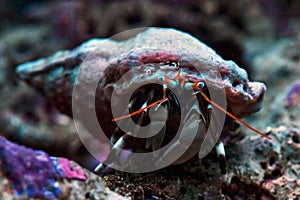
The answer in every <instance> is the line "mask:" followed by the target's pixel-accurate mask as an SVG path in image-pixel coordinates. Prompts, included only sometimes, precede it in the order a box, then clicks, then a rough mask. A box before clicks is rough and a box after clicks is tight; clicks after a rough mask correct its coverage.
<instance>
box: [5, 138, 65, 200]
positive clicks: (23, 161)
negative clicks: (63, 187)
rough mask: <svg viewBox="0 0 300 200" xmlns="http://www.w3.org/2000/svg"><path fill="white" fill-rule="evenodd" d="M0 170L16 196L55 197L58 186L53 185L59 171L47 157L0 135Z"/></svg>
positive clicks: (59, 175) (58, 176) (57, 192)
mask: <svg viewBox="0 0 300 200" xmlns="http://www.w3.org/2000/svg"><path fill="white" fill-rule="evenodd" d="M0 169H1V170H2V171H3V173H4V174H5V175H6V177H7V178H8V179H9V180H10V181H11V182H12V184H13V187H14V188H15V190H16V195H18V196H19V195H24V193H25V194H26V195H27V196H28V197H43V198H45V199H56V198H57V197H58V195H59V194H60V189H59V188H58V186H57V185H56V184H55V183H56V181H57V180H58V179H60V178H63V177H64V176H63V174H61V173H60V171H59V170H58V169H57V168H56V166H55V165H54V163H53V162H52V160H51V159H50V157H49V156H48V155H47V154H46V153H44V152H42V151H34V150H32V149H30V148H26V147H23V146H20V145H17V144H14V143H12V142H9V141H8V140H6V139H5V138H4V137H1V136H0Z"/></svg>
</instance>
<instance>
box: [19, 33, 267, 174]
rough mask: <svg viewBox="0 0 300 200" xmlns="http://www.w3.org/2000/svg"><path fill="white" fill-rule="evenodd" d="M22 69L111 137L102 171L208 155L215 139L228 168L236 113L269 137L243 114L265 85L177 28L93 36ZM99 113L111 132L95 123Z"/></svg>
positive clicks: (255, 106) (256, 103)
mask: <svg viewBox="0 0 300 200" xmlns="http://www.w3.org/2000/svg"><path fill="white" fill-rule="evenodd" d="M17 73H18V75H19V77H20V78H21V79H23V80H25V81H26V82H27V83H29V84H30V85H32V86H34V87H35V88H37V89H38V90H39V91H41V92H42V93H43V94H44V95H46V96H47V97H48V99H49V101H50V102H52V103H53V104H54V105H56V107H57V108H58V109H59V110H60V111H61V112H62V113H64V114H67V115H69V116H72V117H73V118H74V119H75V121H80V123H82V125H83V126H84V127H85V129H87V130H88V131H89V132H91V135H92V136H93V137H94V138H96V139H99V138H100V139H99V141H100V143H102V142H103V141H102V140H105V138H107V139H108V141H109V145H110V146H111V151H110V152H109V153H107V155H106V160H103V161H102V162H101V163H100V164H99V166H98V167H96V169H95V170H96V171H101V170H103V169H104V168H106V166H109V167H113V168H116V169H121V170H124V171H130V172H141V168H142V169H143V170H144V171H143V170H142V172H147V171H153V170H155V169H159V167H165V166H167V165H168V164H180V163H183V162H185V161H187V160H189V159H190V158H191V157H193V156H195V155H196V154H197V153H198V152H199V156H200V157H201V156H202V157H203V156H205V155H206V154H207V153H208V152H209V151H210V150H211V148H212V147H214V146H215V147H216V150H217V155H218V158H219V161H220V169H221V172H222V173H225V168H226V162H225V150H224V145H223V143H222V141H221V139H220V138H221V137H220V135H221V134H222V130H223V129H224V130H225V129H228V127H229V125H232V123H233V121H236V122H238V123H240V124H242V125H245V126H246V127H248V128H250V129H251V130H253V131H254V132H256V133H258V134H260V135H262V136H263V137H265V138H268V139H270V138H269V136H267V135H264V134H263V133H261V132H259V131H257V130H256V129H254V128H252V127H250V126H249V125H247V124H246V123H245V122H243V121H241V120H240V119H239V118H241V117H245V116H248V115H250V114H251V113H254V112H257V111H258V110H259V109H260V108H261V102H262V99H263V95H264V92H265V90H266V87H265V85H264V84H263V83H260V82H250V81H249V80H248V77H247V73H246V71H245V70H244V69H241V68H239V67H238V66H237V65H236V64H235V63H234V62H233V61H226V60H223V59H222V58H221V57H220V56H219V55H218V54H217V53H215V51H213V50H212V49H211V48H209V47H208V46H207V45H205V44H204V43H202V42H200V41H199V40H197V39H196V38H194V37H192V36H191V35H189V34H186V33H183V32H181V31H177V30H174V29H163V28H149V29H147V30H145V31H143V32H141V33H139V34H138V35H136V36H135V37H133V38H130V39H127V40H114V39H92V40H89V41H87V42H85V43H84V44H82V45H81V46H79V47H77V48H75V49H74V50H72V51H61V52H58V53H56V54H54V55H53V56H51V57H49V58H46V59H40V60H37V61H33V62H29V63H25V64H22V65H20V66H18V68H17ZM124 77H125V78H124ZM219 94H220V96H218V95H219ZM220 100H221V101H220ZM74 102H75V103H74ZM219 102H220V103H219ZM121 104H122V106H121ZM123 104H125V106H124V105H123ZM116 112H117V114H116ZM93 113H95V116H96V119H97V120H96V121H97V123H98V125H100V127H101V130H102V131H103V133H104V137H103V136H99V131H98V129H94V127H95V124H94V123H95V121H94V120H93ZM221 115H223V116H224V117H223V118H222V117H220V116H221ZM78 119H79V120H78ZM222 120H223V121H222ZM223 125H224V126H223ZM121 126H122V128H121ZM220 126H221V128H220ZM97 127H98V126H97ZM124 127H125V128H124ZM145 127H146V128H145ZM153 130H154V131H153ZM153 132H154V133H153ZM217 132H220V134H217ZM139 134H140V135H139ZM141 135H142V136H141ZM204 146H205V147H206V148H203V147H204ZM163 148H165V150H163V151H160V149H163ZM125 150H126V151H125ZM91 151H93V150H91ZM126 152H127V154H126ZM124 153H125V154H126V155H125V154H124ZM135 153H137V154H138V155H139V157H137V158H138V162H139V164H140V165H141V166H142V167H141V168H139V169H138V170H136V166H137V164H136V163H135V162H137V161H136V160H134V159H132V158H133V156H132V155H133V154H135ZM143 153H150V155H151V157H145V156H144V155H146V154H143ZM140 155H143V156H142V157H141V156H140ZM147 155H148V154H147ZM124 158H126V159H124ZM124 160H125V161H124ZM143 162H144V163H147V164H144V165H143V164H141V163H143ZM132 166H134V167H132Z"/></svg>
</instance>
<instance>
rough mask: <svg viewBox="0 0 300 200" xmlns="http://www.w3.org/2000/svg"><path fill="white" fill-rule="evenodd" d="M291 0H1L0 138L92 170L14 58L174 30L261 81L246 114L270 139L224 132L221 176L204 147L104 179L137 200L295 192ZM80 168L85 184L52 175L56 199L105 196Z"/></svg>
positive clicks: (295, 22)
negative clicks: (259, 100) (151, 29)
mask: <svg viewBox="0 0 300 200" xmlns="http://www.w3.org/2000/svg"><path fill="white" fill-rule="evenodd" d="M299 2H300V1H298V0H290V1H272V2H270V1H268V0H229V1H224V0H213V1H203V0H199V1H177V0H168V1H156V0H153V1H148V0H146V1H139V2H133V1H123V0H122V1H118V0H117V1H103V0H86V1H81V0H74V1H69V0H62V1H23V0H20V1H9V0H0V5H1V6H0V17H1V19H2V20H0V32H1V33H0V70H1V71H0V92H1V95H0V100H1V102H0V121H1V122H0V132H1V135H5V136H6V137H7V139H9V140H13V141H17V142H18V143H20V144H25V145H26V146H30V147H33V148H34V149H43V150H46V151H47V152H48V153H49V154H50V155H58V156H66V157H68V158H72V159H73V158H74V159H76V160H78V161H80V162H81V165H82V164H85V166H86V167H87V168H89V169H92V167H93V166H94V165H95V163H94V161H92V160H91V159H90V158H87V157H86V154H82V152H83V151H84V150H83V148H82V146H81V144H80V141H79V139H78V137H76V131H75V127H74V125H73V124H72V120H71V119H69V118H68V117H67V116H64V115H62V114H59V113H58V112H57V110H56V109H55V108H53V107H51V106H50V104H48V103H46V102H47V101H46V100H45V98H44V97H42V96H41V95H39V94H37V93H36V92H35V91H33V90H32V89H29V87H27V86H25V84H21V83H20V82H19V81H18V80H17V79H16V74H15V73H14V70H15V67H16V65H18V64H20V63H22V62H27V61H31V60H32V59H37V58H40V57H47V56H50V55H52V53H53V52H55V51H56V50H58V49H71V48H73V47H76V46H78V45H79V44H80V43H82V42H83V41H85V40H87V39H88V38H91V37H98V38H106V37H110V36H112V35H114V34H117V33H119V32H120V31H125V30H128V29H130V28H139V27H146V26H158V27H173V28H177V29H179V30H182V31H185V32H189V33H190V34H192V35H193V36H195V37H197V38H199V39H200V40H202V41H204V42H205V43H206V44H209V46H211V47H213V49H214V50H216V51H217V53H219V54H220V55H222V57H223V58H225V59H231V60H234V61H235V62H236V63H237V64H239V66H242V67H245V69H247V71H248V74H250V78H251V79H253V80H258V81H263V82H264V83H265V84H266V85H267V87H268V90H267V92H266V93H265V97H264V101H263V107H262V109H261V111H260V112H258V113H257V114H255V115H252V116H251V117H249V118H248V119H247V121H248V122H249V123H250V124H251V125H253V126H254V127H255V128H257V129H259V130H261V131H263V132H265V133H269V135H270V136H271V137H272V138H273V140H272V141H271V142H269V141H267V140H264V139H261V138H259V137H257V136H254V135H252V133H250V131H248V130H246V129H242V133H243V134H240V135H239V136H233V138H229V139H228V138H226V143H227V147H226V153H227V161H228V166H227V168H228V169H227V172H228V175H227V177H222V176H221V175H220V173H219V170H218V164H217V159H216V155H215V153H214V152H212V153H211V154H209V155H208V156H207V157H206V158H204V159H203V160H202V161H199V160H198V159H197V158H195V159H193V160H190V161H189V162H187V163H185V164H184V165H180V166H171V167H168V168H166V169H163V170H160V171H158V172H155V173H150V174H135V175H133V174H124V173H120V172H110V173H108V174H107V175H104V176H103V180H104V181H105V182H106V185H107V186H109V187H110V188H111V189H112V190H114V191H116V192H118V193H120V194H122V195H127V196H130V197H134V198H135V199H226V200H227V199H289V200H296V199H299V196H300V190H299V188H300V187H299V178H300V175H299V171H300V166H299V165H300V163H299V160H300V159H299V155H300V152H299V127H300V124H299V119H300V106H299V105H300V104H299V99H298V98H299V93H298V90H297V89H296V88H297V85H298V84H299V83H300V79H299V77H300V73H299V69H300V68H299V30H300V25H299V15H300V14H299V13H300V12H299V8H300V3H299ZM54 75H55V74H54ZM291 98H292V99H293V101H292V103H291V101H290V99H291ZM29 105H30V106H29ZM31 108H32V109H31ZM245 135H246V137H245ZM1 141H3V140H1ZM32 155H33V156H34V155H35V153H34V151H32ZM54 160H56V158H54ZM2 162H3V161H2V158H1V160H0V166H2ZM19 162H22V161H19ZM71 163H72V164H71V165H72V166H73V167H74V168H80V166H78V165H76V164H74V163H73V162H71ZM13 167H15V166H13ZM81 170H82V171H83V172H84V173H85V175H88V176H86V177H87V178H88V179H87V181H82V180H75V179H65V178H63V179H62V180H60V182H59V186H58V187H60V186H63V187H62V188H60V189H61V191H62V194H64V195H66V196H65V197H64V199H72V198H73V199H76V198H79V199H99V198H100V197H101V196H102V197H103V198H105V193H106V192H104V193H103V190H102V186H103V184H102V183H101V184H99V182H102V179H101V178H99V177H98V176H96V175H94V174H89V173H90V172H89V171H87V170H85V169H81ZM12 172H13V170H12ZM12 185H13V184H12V181H11V180H9V179H8V177H7V176H6V174H5V173H4V171H3V170H2V168H1V170H0V199H5V200H6V199H17V198H19V199H20V198H21V197H17V196H18V195H17V193H15V192H16V191H15V190H14V188H13V186H12ZM71 188H75V189H71ZM104 190H105V191H107V193H110V192H109V191H108V190H107V189H104ZM70 195H71V197H70ZM23 199H28V198H27V196H23ZM38 199H41V198H40V197H38Z"/></svg>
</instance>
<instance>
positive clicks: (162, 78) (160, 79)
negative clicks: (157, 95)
mask: <svg viewBox="0 0 300 200" xmlns="http://www.w3.org/2000/svg"><path fill="white" fill-rule="evenodd" d="M157 79H158V81H159V82H162V83H163V82H165V77H163V76H159V77H158V78H157Z"/></svg>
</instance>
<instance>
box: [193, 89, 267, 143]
mask: <svg viewBox="0 0 300 200" xmlns="http://www.w3.org/2000/svg"><path fill="white" fill-rule="evenodd" d="M195 89H198V90H199V88H196V87H195ZM199 92H200V94H201V95H202V96H203V98H204V99H205V100H206V101H207V102H208V103H210V104H212V105H213V106H215V107H216V108H218V109H219V110H221V111H222V112H224V113H226V115H228V116H229V117H231V118H232V119H234V120H236V121H237V122H238V123H240V124H242V125H244V126H245V127H247V128H248V129H250V130H252V131H253V132H255V133H257V134H259V135H261V136H262V137H264V138H267V139H268V140H272V138H271V137H269V136H267V135H266V134H263V133H262V132H260V131H259V130H256V129H255V128H253V127H252V126H250V125H249V124H247V123H246V122H244V121H243V120H241V119H239V118H237V117H236V116H234V115H233V114H231V113H230V112H228V111H227V110H225V109H224V108H222V107H221V106H219V105H218V104H217V103H215V102H213V101H212V100H210V99H209V98H208V97H207V96H206V95H205V94H204V93H203V92H202V91H199Z"/></svg>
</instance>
